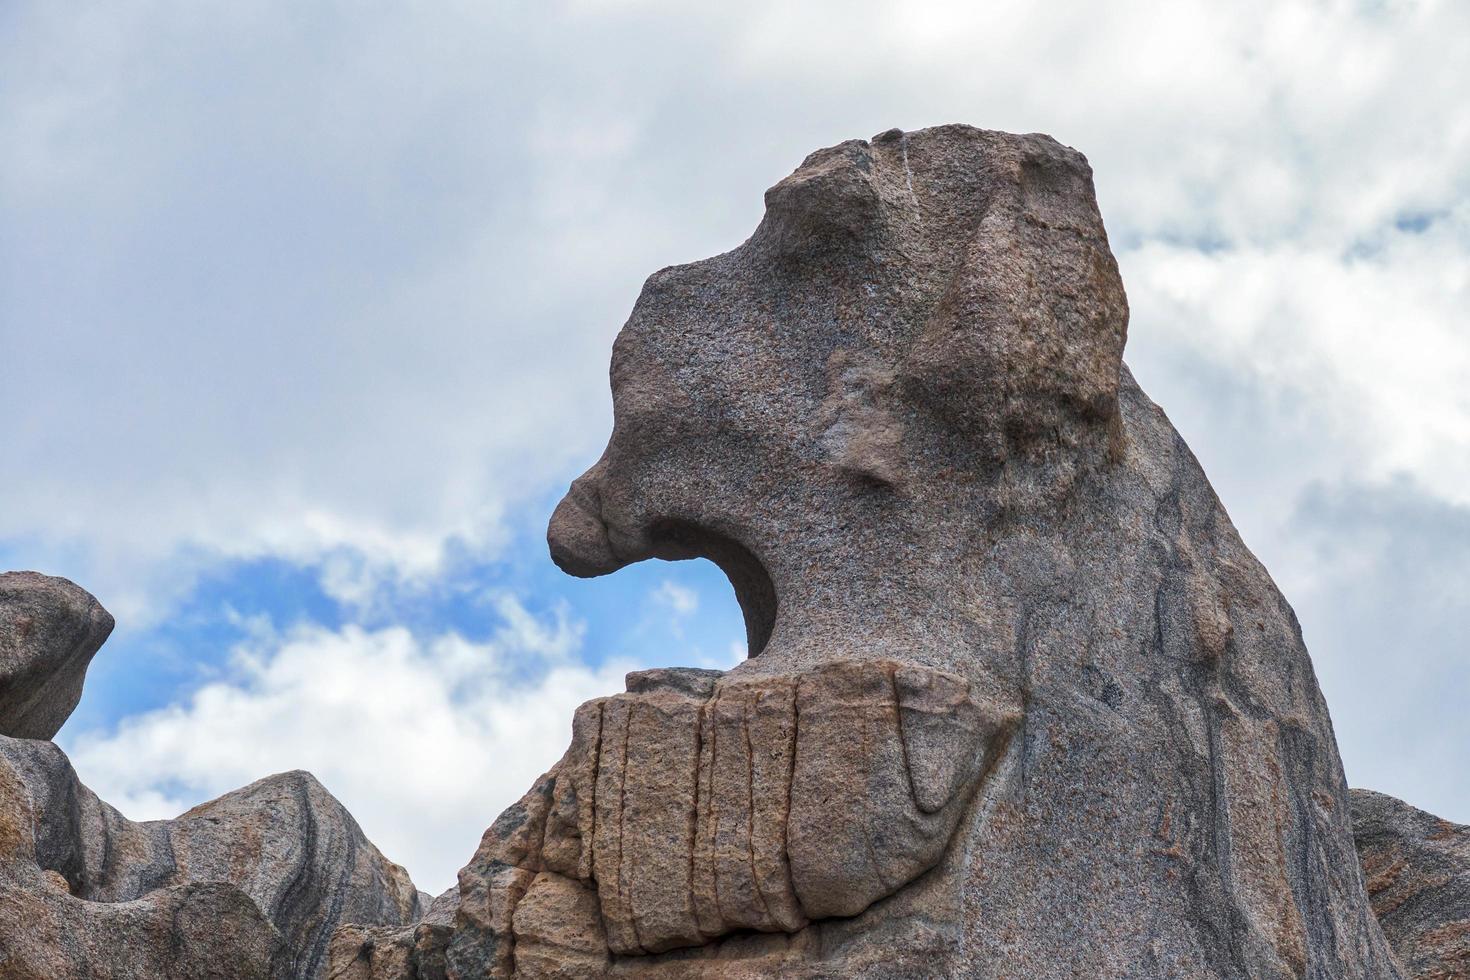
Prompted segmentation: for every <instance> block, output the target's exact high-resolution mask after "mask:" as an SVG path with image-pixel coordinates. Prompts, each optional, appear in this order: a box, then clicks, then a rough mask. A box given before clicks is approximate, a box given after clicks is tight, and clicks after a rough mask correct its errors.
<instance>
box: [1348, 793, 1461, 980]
mask: <svg viewBox="0 0 1470 980" xmlns="http://www.w3.org/2000/svg"><path fill="white" fill-rule="evenodd" d="M1352 808H1353V834H1354V836H1355V838H1356V839H1357V845H1358V856H1359V858H1360V859H1361V860H1362V862H1363V876H1364V877H1365V878H1366V879H1367V885H1368V897H1369V898H1370V899H1371V900H1372V902H1373V911H1374V913H1375V914H1376V915H1377V916H1378V922H1379V924H1381V925H1382V926H1383V932H1384V935H1385V936H1387V937H1388V942H1389V944H1390V945H1392V946H1393V951H1394V952H1395V953H1396V954H1398V958H1399V962H1401V963H1402V964H1403V966H1404V973H1405V974H1406V975H1407V976H1409V977H1411V978H1413V980H1460V978H1464V977H1470V827H1466V826H1464V825H1463V824H1457V823H1450V822H1449V821H1448V820H1441V819H1440V818H1439V817H1436V816H1434V815H1433V814H1432V813H1425V812H1424V811H1423V810H1416V809H1415V808H1414V807H1412V806H1409V804H1407V803H1404V802H1402V801H1400V800H1396V799H1394V798H1393V797H1391V796H1384V795H1383V794H1382V793H1373V792H1370V791H1368V790H1362V789H1355V790H1353V791H1352Z"/></svg>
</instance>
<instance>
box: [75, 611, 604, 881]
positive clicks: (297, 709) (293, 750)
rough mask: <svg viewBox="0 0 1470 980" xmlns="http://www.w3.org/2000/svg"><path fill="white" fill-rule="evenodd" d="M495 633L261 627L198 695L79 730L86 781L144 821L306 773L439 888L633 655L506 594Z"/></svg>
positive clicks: (78, 754) (79, 760) (78, 761)
mask: <svg viewBox="0 0 1470 980" xmlns="http://www.w3.org/2000/svg"><path fill="white" fill-rule="evenodd" d="M496 608H497V611H498V613H499V615H500V620H501V626H500V628H499V630H498V631H497V633H496V635H495V636H494V637H493V638H492V639H491V640H490V641H488V642H485V643H472V642H470V641H468V640H466V639H464V638H463V637H461V636H459V635H458V634H456V633H454V632H443V633H440V634H437V635H434V636H415V635H413V634H412V633H410V632H409V631H407V630H405V629H402V628H397V627H393V628H386V629H381V630H371V631H370V630H364V629H362V628H360V627H357V626H346V627H344V628H342V629H340V630H335V631H334V630H327V629H323V628H321V627H318V626H300V627H297V628H294V629H291V630H288V631H286V632H284V633H276V632H274V631H272V630H270V629H269V628H264V627H258V628H257V630H256V635H255V636H254V637H253V638H252V639H251V640H249V641H248V642H247V643H245V644H243V645H242V646H241V647H239V648H238V649H237V650H236V651H235V653H234V658H233V659H234V662H233V666H232V670H231V676H230V677H229V678H228V679H225V680H221V681H217V682H214V683H210V684H207V685H205V686H203V687H201V688H200V689H199V690H197V691H195V692H194V693H193V694H192V695H190V696H189V697H188V698H187V699H186V700H184V701H182V702H180V703H177V704H174V705H171V706H169V707H167V708H163V709H161V710H157V711H152V712H148V713H146V714H143V715H140V716H136V717H133V718H129V719H127V720H126V721H124V722H123V723H122V725H121V726H120V727H119V728H118V729H117V730H116V731H92V732H82V733H79V734H77V735H75V736H74V737H73V738H72V739H71V741H70V744H69V746H68V747H69V750H70V755H71V758H72V761H73V763H74V764H75V766H76V768H77V771H78V773H79V774H80V775H81V777H82V779H83V781H84V782H86V783H87V784H88V785H89V786H91V787H92V788H93V789H94V790H95V791H97V793H98V794H99V795H101V796H102V797H103V799H106V800H108V801H109V802H110V803H112V804H113V805H114V806H117V807H118V808H119V809H121V810H122V811H123V812H124V813H126V814H127V815H128V816H130V817H132V818H134V819H153V818H160V817H171V816H175V815H177V814H178V813H180V812H182V811H183V810H185V809H187V808H188V807H190V806H192V805H194V804H196V803H198V802H201V801H203V800H205V799H210V798H212V797H214V796H217V795H219V794H221V793H224V792H227V791H228V790H230V789H233V788H235V787H237V786H242V785H244V784H246V783H249V782H251V781H253V780H255V779H258V778H260V777H261V776H263V775H266V774H268V773H273V772H281V771H285V770H289V769H297V768H301V769H308V770H310V771H311V772H312V773H314V774H315V775H316V776H317V778H319V779H320V780H321V781H322V782H323V784H325V785H326V787H327V788H328V789H329V790H331V791H332V792H333V793H334V794H335V795H336V796H337V797H338V798H339V799H340V800H342V802H343V803H344V804H346V805H347V808H348V809H349V810H350V811H351V812H352V814H353V815H354V816H355V817H356V818H357V820H358V822H359V823H360V824H361V825H362V827H363V830H364V831H365V832H366V833H367V835H368V837H369V838H370V839H371V840H372V841H373V842H374V843H376V844H377V845H378V846H379V847H380V848H381V849H382V850H383V851H384V853H385V854H387V855H388V856H389V857H390V858H392V859H394V860H396V861H399V862H400V863H402V864H404V865H405V866H406V867H407V868H408V869H409V871H410V873H412V874H413V875H414V880H415V882H416V883H417V884H418V885H419V887H421V888H423V889H425V890H427V891H431V892H435V893H437V892H439V891H442V890H443V889H444V888H446V887H448V886H449V885H451V884H452V883H453V881H454V875H455V872H457V871H458V869H459V868H460V867H462V866H463V865H464V864H465V862H466V861H468V859H469V857H470V855H471V854H473V853H474V849H475V846H476V844H477V843H478V841H479V838H480V835H481V833H483V831H484V829H485V828H486V827H487V826H489V825H490V823H491V821H493V820H494V819H495V817H496V816H497V815H498V814H499V813H500V811H501V810H503V809H504V808H505V807H506V806H508V805H509V804H510V803H512V802H514V801H515V800H517V799H519V798H520V796H521V795H522V794H523V793H525V792H526V791H527V790H528V789H529V788H530V787H531V784H532V782H533V781H534V780H535V779H536V777H537V776H539V775H540V774H541V773H542V772H544V771H545V770H546V769H548V768H549V767H550V766H551V765H552V764H553V763H554V762H555V761H556V760H557V759H558V758H559V757H560V756H561V754H562V752H563V751H565V749H566V747H567V744H568V743H569V742H570V738H571V718H572V712H573V710H574V709H575V708H576V706H577V705H578V704H580V703H582V702H583V701H586V700H588V699H590V698H593V697H598V696H602V695H606V694H610V693H614V692H616V691H620V690H622V675H623V673H624V672H625V671H627V670H628V669H629V667H630V665H629V664H626V663H608V664H605V665H603V666H601V667H597V668H592V667H589V666H587V665H586V664H584V663H582V662H581V661H579V660H578V659H576V658H575V657H574V654H575V652H576V651H577V649H578V647H579V645H580V642H581V627H580V625H579V624H576V623H573V622H570V621H569V620H568V619H567V618H566V615H565V613H563V614H560V615H558V616H557V617H555V618H553V619H550V620H547V619H538V618H536V617H534V616H532V615H531V614H530V613H528V612H527V611H526V610H525V609H524V607H522V606H521V605H520V604H519V603H518V602H517V601H515V600H514V599H510V598H505V597H501V598H500V599H499V600H498V601H497V603H496Z"/></svg>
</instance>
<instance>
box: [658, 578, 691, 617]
mask: <svg viewBox="0 0 1470 980" xmlns="http://www.w3.org/2000/svg"><path fill="white" fill-rule="evenodd" d="M650 598H651V599H652V600H653V602H654V604H655V605H658V606H662V607H663V608H665V609H667V610H668V611H669V612H670V613H671V614H672V615H674V616H675V617H678V618H681V619H682V618H685V617H688V616H692V615H694V613H695V611H696V610H697V609H699V593H697V592H695V591H694V590H693V589H691V588H688V587H686V586H683V585H680V584H679V583H678V582H675V581H673V580H671V579H664V580H663V581H662V582H660V583H659V586H658V588H657V589H654V590H653V594H652V595H651V596H650Z"/></svg>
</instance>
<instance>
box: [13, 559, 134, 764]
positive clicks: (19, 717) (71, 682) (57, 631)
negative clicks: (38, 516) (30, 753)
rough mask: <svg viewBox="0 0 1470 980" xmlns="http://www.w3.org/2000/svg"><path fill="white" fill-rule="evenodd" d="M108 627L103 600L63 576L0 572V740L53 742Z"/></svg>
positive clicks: (108, 621)
mask: <svg viewBox="0 0 1470 980" xmlns="http://www.w3.org/2000/svg"><path fill="white" fill-rule="evenodd" d="M112 625H113V623H112V616H111V614H109V613H108V611H107V610H106V609H103V608H102V604H101V603H100V602H98V601H97V600H96V599H94V598H92V596H91V595H90V594H89V593H88V592H87V591H86V590H85V589H83V588H80V587H79V586H77V585H74V584H73V583H71V582H69V581H67V580H66V579H64V578H53V577H52V576H50V575H40V574H38V573H36V572H0V735H9V736H10V737H11V738H52V737H54V736H55V735H56V733H57V732H58V731H59V730H60V729H61V725H62V723H63V722H64V721H66V719H67V718H68V717H70V716H71V713H72V711H73V710H74V709H75V708H76V706H77V702H78V701H79V700H81V697H82V681H83V680H84V679H85V678H86V676H87V665H88V664H90V663H91V662H92V655H93V654H95V653H96V652H97V649H98V648H99V647H101V646H102V641H103V640H106V639H107V637H108V634H110V633H111V632H112Z"/></svg>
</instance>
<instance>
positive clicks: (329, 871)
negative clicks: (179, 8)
mask: <svg viewBox="0 0 1470 980" xmlns="http://www.w3.org/2000/svg"><path fill="white" fill-rule="evenodd" d="M0 582H3V583H6V588H7V589H8V591H7V592H5V593H4V596H5V601H4V602H0V637H7V638H14V637H22V638H23V639H24V640H25V644H24V645H18V646H11V647H9V648H8V649H9V650H17V649H23V650H24V651H25V652H26V656H27V657H28V658H29V660H28V663H29V664H30V665H31V666H30V667H29V668H28V669H29V672H28V673H25V674H24V677H25V678H26V683H27V684H28V685H29V688H28V689H29V690H31V691H33V692H39V694H38V696H35V697H25V698H19V699H15V700H11V701H9V702H7V703H6V704H7V708H10V707H15V708H16V710H17V712H18V714H17V715H6V714H4V713H0V726H3V727H4V728H5V729H6V730H15V729H16V728H20V729H21V730H30V731H37V730H48V729H49V730H51V731H54V730H55V728H56V727H59V726H60V725H61V723H62V722H63V721H65V719H66V716H67V715H68V714H69V713H70V711H71V709H72V707H74V706H75V703H76V693H77V690H76V689H79V687H80V683H81V676H82V671H83V670H84V669H85V666H86V661H87V660H88V659H90V658H91V656H92V653H93V652H94V651H95V650H96V648H97V646H98V645H99V644H100V643H101V642H102V639H103V638H104V637H105V636H106V634H107V631H108V630H110V629H111V627H112V618H111V617H110V616H108V615H107V613H106V612H105V611H104V610H102V608H101V606H100V605H98V604H97V602H96V600H95V599H93V598H92V597H91V596H90V595H87V593H85V592H83V591H82V590H81V589H79V588H77V587H76V586H74V585H72V584H71V583H69V582H66V581H65V580H63V579H49V578H46V577H45V576H39V575H35V574H33V573H12V574H9V575H5V576H0ZM79 651H80V652H79ZM11 662H16V661H14V660H12V661H11ZM48 666H49V667H50V668H52V669H53V670H55V671H56V672H57V675H58V676H57V677H51V676H48V675H47V674H46V673H45V668H46V667H48ZM47 697H50V698H52V700H50V701H48V700H46V698H47ZM17 706H18V707H17ZM17 717H18V718H19V719H20V720H21V722H22V723H21V724H17V723H16V718H17ZM40 718H45V719H47V722H46V724H45V725H44V726H42V727H41V728H40V729H37V728H35V727H26V726H34V724H35V720H36V719H40ZM420 911H421V910H420V908H419V896H418V893H417V892H416V891H415V889H414V887H413V884H412V882H410V881H409V878H408V875H407V873H406V872H404V870H403V869H402V868H400V867H399V866H398V865H396V864H394V863H393V862H391V861H389V860H387V859H386V858H384V857H383V855H382V854H381V853H379V851H378V850H377V848H375V847H374V846H373V845H372V844H371V843H369V842H368V840H367V839H366V838H365V837H364V836H363V833H362V830H361V828H359V827H358V825H357V822H356V821H355V820H353V819H352V816H351V815H350V814H349V813H348V812H347V811H346V809H344V808H343V806H342V805H341V804H340V803H338V802H337V800H335V799H334V798H333V797H332V795H331V794H330V793H328V792H327V791H326V790H325V789H324V788H323V787H322V786H321V784H320V783H318V782H317V781H316V780H315V779H314V778H313V777H312V776H311V775H310V774H309V773H305V772H290V773H283V774H280V775H277V776H271V777H269V778H266V779H262V780H260V781H258V782H255V783H252V784H251V785H249V786H246V787H245V788H243V789H239V790H236V791H234V792H232V793H228V794H226V795H224V796H222V797H220V798H219V799H216V800H212V801H210V802H208V803H205V804H202V805H200V806H198V807H195V808H194V809H193V810H190V811H189V812H188V813H186V814H184V815H183V816H181V817H178V818H177V819H174V820H158V821H151V822H146V823H136V822H134V821H131V820H128V819H127V818H125V817H124V816H122V814H120V813H119V812H118V811H117V810H115V809H114V808H113V807H111V806H109V805H108V804H106V803H104V802H103V801H101V800H100V799H98V798H97V796H96V795H95V794H94V793H92V791H91V790H89V789H87V788H86V787H85V786H83V785H82V784H81V782H80V781H79V780H78V779H77V776H76V773H75V772H74V771H73V769H72V767H71V763H70V762H69V761H68V760H67V758H66V756H65V755H64V754H63V753H62V751H61V750H60V749H59V748H57V746H56V745H54V744H53V743H51V742H49V741H42V740H40V739H30V738H11V737H8V736H0V977H5V978H6V980H71V978H76V980H82V978H86V980H103V978H117V980H134V978H145V977H147V978H152V977H163V978H171V980H174V978H182V980H193V978H199V980H204V978H211V980H212V978H227V980H233V978H239V980H245V978H262V980H265V978H268V980H304V978H316V977H322V976H325V975H326V968H327V960H328V947H329V944H330V942H331V938H332V934H333V932H334V930H336V929H337V927H338V926H341V925H344V924H347V923H365V924H368V925H394V926H401V925H404V924H408V923H411V922H414V921H415V920H416V919H417V918H418V915H419V913H420Z"/></svg>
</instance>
